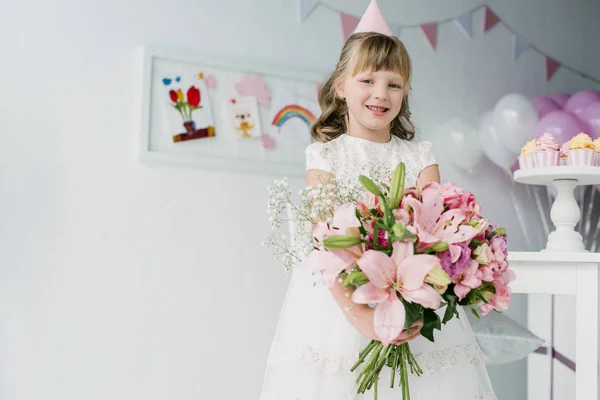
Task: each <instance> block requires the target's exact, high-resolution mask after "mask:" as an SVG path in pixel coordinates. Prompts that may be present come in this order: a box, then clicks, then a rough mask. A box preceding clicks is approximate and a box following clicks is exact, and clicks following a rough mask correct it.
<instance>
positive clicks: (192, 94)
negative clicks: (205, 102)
mask: <svg viewBox="0 0 600 400" xmlns="http://www.w3.org/2000/svg"><path fill="white" fill-rule="evenodd" d="M187 99H188V104H189V105H190V106H192V107H194V108H198V106H199V105H200V90H198V89H197V88H196V87H195V86H192V87H190V88H189V89H188V91H187Z"/></svg>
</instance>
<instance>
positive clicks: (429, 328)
mask: <svg viewBox="0 0 600 400" xmlns="http://www.w3.org/2000/svg"><path fill="white" fill-rule="evenodd" d="M434 329H437V330H438V331H439V330H441V329H442V322H441V321H440V317H439V316H438V315H437V313H436V312H435V311H434V310H432V309H430V308H426V309H424V310H423V327H422V328H421V335H423V336H424V337H425V338H427V339H429V341H431V342H433V341H434V338H433V330H434Z"/></svg>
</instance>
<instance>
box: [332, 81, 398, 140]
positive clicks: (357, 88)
mask: <svg viewBox="0 0 600 400" xmlns="http://www.w3.org/2000/svg"><path fill="white" fill-rule="evenodd" d="M336 90H337V93H338V96H340V97H342V98H345V99H346V103H347V104H348V117H349V126H348V130H349V131H352V133H353V134H354V135H357V134H358V135H363V134H364V135H367V136H372V135H376V136H377V137H381V138H388V137H389V129H390V123H391V122H392V120H393V119H394V118H396V117H397V116H398V114H399V113H400V107H401V106H402V99H403V98H404V79H402V76H401V75H400V74H399V73H397V72H392V71H377V72H373V71H363V72H359V73H358V74H356V75H355V76H349V77H347V78H346V79H345V80H344V81H343V82H342V84H341V85H340V86H339V87H338V88H337V89H336ZM380 135H381V136H380Z"/></svg>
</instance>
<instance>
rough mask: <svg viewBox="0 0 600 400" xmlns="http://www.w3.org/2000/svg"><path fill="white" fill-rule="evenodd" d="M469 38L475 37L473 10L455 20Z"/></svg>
mask: <svg viewBox="0 0 600 400" xmlns="http://www.w3.org/2000/svg"><path fill="white" fill-rule="evenodd" d="M454 21H455V22H456V24H457V25H458V26H459V27H460V28H461V30H462V31H463V32H464V33H465V35H467V37H468V38H469V39H473V19H472V11H469V12H466V13H464V14H463V15H461V16H460V17H458V18H456V19H455V20H454Z"/></svg>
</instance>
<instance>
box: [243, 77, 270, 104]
mask: <svg viewBox="0 0 600 400" xmlns="http://www.w3.org/2000/svg"><path fill="white" fill-rule="evenodd" d="M235 90H236V92H237V93H238V94H239V95H240V96H244V97H247V96H251V97H256V100H257V101H258V104H260V105H261V106H263V107H265V108H268V107H269V104H271V91H270V90H269V87H268V86H267V82H266V81H265V79H264V78H263V77H262V76H257V75H246V76H244V77H243V78H242V80H240V81H239V82H238V83H236V84H235Z"/></svg>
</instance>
